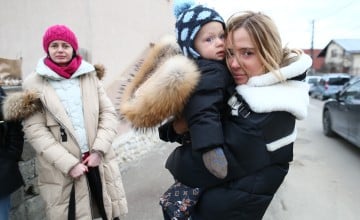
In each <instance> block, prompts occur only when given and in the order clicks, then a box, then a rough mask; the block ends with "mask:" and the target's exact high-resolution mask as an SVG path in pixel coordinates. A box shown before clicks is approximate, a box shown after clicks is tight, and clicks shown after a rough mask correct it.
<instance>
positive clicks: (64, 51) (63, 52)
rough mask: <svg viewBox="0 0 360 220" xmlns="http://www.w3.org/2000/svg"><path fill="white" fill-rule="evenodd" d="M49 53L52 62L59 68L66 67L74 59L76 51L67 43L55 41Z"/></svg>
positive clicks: (51, 44)
mask: <svg viewBox="0 0 360 220" xmlns="http://www.w3.org/2000/svg"><path fill="white" fill-rule="evenodd" d="M48 51H49V55H50V58H51V60H52V61H54V62H55V63H56V64H58V65H59V66H66V65H67V64H68V63H69V62H70V61H71V59H72V57H73V52H74V49H73V48H72V47H71V45H70V44H69V43H67V42H66V41H62V40H55V41H52V42H51V43H50V44H49V48H48Z"/></svg>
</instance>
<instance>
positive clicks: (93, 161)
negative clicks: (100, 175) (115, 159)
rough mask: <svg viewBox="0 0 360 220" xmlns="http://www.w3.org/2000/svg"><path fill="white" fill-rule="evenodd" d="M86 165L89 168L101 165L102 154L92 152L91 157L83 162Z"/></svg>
mask: <svg viewBox="0 0 360 220" xmlns="http://www.w3.org/2000/svg"><path fill="white" fill-rule="evenodd" d="M82 163H83V164H86V165H87V166H88V167H97V166H99V165H100V163H101V154H100V152H96V151H94V152H92V153H90V155H89V156H88V157H87V158H86V159H85V160H84V161H83V162H82Z"/></svg>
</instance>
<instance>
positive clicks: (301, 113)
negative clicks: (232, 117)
mask: <svg viewBox="0 0 360 220" xmlns="http://www.w3.org/2000/svg"><path fill="white" fill-rule="evenodd" d="M236 91H237V92H238V93H239V94H240V95H241V96H242V97H243V98H244V100H245V101H246V103H247V104H248V105H249V107H250V108H251V110H252V111H254V112H257V113H264V112H271V111H287V112H290V113H291V114H293V115H294V116H295V117H296V118H297V119H304V118H305V117H306V116H307V108H308V104H309V95H308V91H309V85H308V84H307V83H305V82H302V81H295V80H288V81H286V82H283V83H278V84H275V85H271V86H262V87H252V86H249V85H241V86H237V87H236Z"/></svg>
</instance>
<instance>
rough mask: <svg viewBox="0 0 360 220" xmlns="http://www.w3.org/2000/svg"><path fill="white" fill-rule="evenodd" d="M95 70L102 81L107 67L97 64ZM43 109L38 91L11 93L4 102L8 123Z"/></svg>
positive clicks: (4, 112) (5, 116) (4, 111)
mask: <svg viewBox="0 0 360 220" xmlns="http://www.w3.org/2000/svg"><path fill="white" fill-rule="evenodd" d="M94 68H95V71H96V75H97V77H98V78H99V79H102V78H103V77H104V75H105V67H104V66H103V65H102V64H95V65H94ZM41 109H42V104H41V101H40V94H39V92H38V91H36V90H26V91H21V92H15V93H11V94H9V95H8V96H6V97H5V99H4V102H3V114H4V119H5V120H8V121H13V120H22V119H24V118H27V117H29V116H30V115H32V114H33V113H34V112H37V111H40V110H41Z"/></svg>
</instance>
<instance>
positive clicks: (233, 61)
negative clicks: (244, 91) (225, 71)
mask: <svg viewBox="0 0 360 220" xmlns="http://www.w3.org/2000/svg"><path fill="white" fill-rule="evenodd" d="M226 48H227V56H226V61H227V65H228V68H229V70H230V72H231V74H232V76H233V78H234V80H235V83H236V84H237V85H240V84H246V83H247V81H248V80H249V78H251V77H253V76H257V75H261V74H263V73H264V66H263V65H262V63H261V61H260V57H259V55H258V52H257V49H256V48H255V45H254V44H253V43H252V41H251V38H250V36H249V34H248V32H247V31H246V30H245V29H244V28H239V29H236V30H235V31H233V32H232V34H229V36H228V37H227V41H226Z"/></svg>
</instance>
